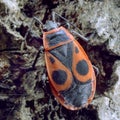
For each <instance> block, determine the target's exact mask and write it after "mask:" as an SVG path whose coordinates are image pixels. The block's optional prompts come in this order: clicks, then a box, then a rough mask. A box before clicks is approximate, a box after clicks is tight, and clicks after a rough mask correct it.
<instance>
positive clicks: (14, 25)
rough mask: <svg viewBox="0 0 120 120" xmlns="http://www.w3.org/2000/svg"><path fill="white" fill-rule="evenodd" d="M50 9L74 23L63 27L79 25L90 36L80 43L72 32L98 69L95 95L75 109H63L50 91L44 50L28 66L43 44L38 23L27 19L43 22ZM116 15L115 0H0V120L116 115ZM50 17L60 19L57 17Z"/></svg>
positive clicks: (110, 119) (100, 119)
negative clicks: (85, 105) (85, 104)
mask: <svg viewBox="0 0 120 120" xmlns="http://www.w3.org/2000/svg"><path fill="white" fill-rule="evenodd" d="M52 11H55V12H56V13H58V14H59V15H61V16H63V17H65V18H66V19H67V20H68V21H69V22H70V23H72V25H74V26H70V29H69V30H71V29H74V30H75V31H77V30H78V29H79V32H80V33H81V34H82V35H83V36H85V37H87V38H89V39H90V41H89V43H86V42H84V41H81V40H80V38H79V36H77V35H75V34H74V36H75V38H76V39H77V40H78V41H79V43H80V44H81V45H82V46H83V48H84V49H85V51H86V53H87V54H88V56H89V58H90V60H91V62H92V64H93V65H95V66H96V67H98V69H99V75H98V76H96V78H97V86H96V94H95V97H94V99H93V101H92V103H91V104H90V105H88V107H87V108H83V109H81V110H79V111H70V110H67V109H65V108H64V107H62V106H61V104H59V103H58V102H57V101H56V99H55V98H54V96H53V95H52V93H51V89H50V86H49V80H48V77H47V72H46V67H45V60H44V50H43V51H41V52H40V54H39V56H38V60H37V64H36V67H35V69H33V68H31V66H32V64H33V63H34V60H35V57H36V55H37V52H38V50H39V48H43V41H42V31H41V29H40V26H39V24H38V23H37V22H35V24H33V25H32V26H31V21H32V20H33V18H34V17H37V18H38V19H39V20H41V22H42V23H43V24H44V23H45V22H46V20H49V19H51V18H52V16H51V14H52ZM119 17H120V1H119V0H109V1H108V0H36V1H34V0H24V1H23V0H21V1H19V0H9V1H8V0H1V1H0V120H119V119H120V104H119V99H120V67H119V66H120V42H119V41H120V19H119ZM56 21H58V22H60V23H63V20H62V19H60V18H59V17H56ZM38 26H39V27H38ZM75 26H76V27H75ZM29 28H31V32H29V34H28V35H27V37H26V33H27V31H29V30H30V29H29ZM77 32H78V31H77Z"/></svg>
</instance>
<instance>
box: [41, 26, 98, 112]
mask: <svg viewBox="0 0 120 120" xmlns="http://www.w3.org/2000/svg"><path fill="white" fill-rule="evenodd" d="M43 40H44V41H43V43H44V48H45V61H46V67H47V72H48V76H49V81H50V84H51V88H52V92H53V94H54V95H55V97H56V98H57V99H58V101H59V102H60V103H61V104H62V105H63V106H64V107H66V108H68V109H71V110H77V109H80V108H81V107H84V106H86V105H87V104H89V103H90V102H91V100H92V99H93V96H94V93H95V89H96V78H95V74H94V70H93V67H92V64H91V62H90V60H89V59H88V57H87V55H86V53H85V52H84V50H83V48H82V47H81V45H80V44H79V43H78V42H77V41H76V40H74V37H73V36H72V35H71V34H70V33H69V32H68V31H67V30H66V29H65V28H64V27H59V28H56V29H53V30H50V31H48V32H44V33H43Z"/></svg>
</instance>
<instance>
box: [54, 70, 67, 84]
mask: <svg viewBox="0 0 120 120" xmlns="http://www.w3.org/2000/svg"><path fill="white" fill-rule="evenodd" d="M52 78H53V80H54V82H55V83H57V84H60V85H62V84H64V83H65V81H66V80H67V74H66V72H65V71H64V70H55V71H53V73H52Z"/></svg>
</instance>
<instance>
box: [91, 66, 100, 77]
mask: <svg viewBox="0 0 120 120" xmlns="http://www.w3.org/2000/svg"><path fill="white" fill-rule="evenodd" d="M92 66H93V68H94V70H95V72H96V75H98V74H99V73H100V71H99V69H98V67H96V66H94V65H92Z"/></svg>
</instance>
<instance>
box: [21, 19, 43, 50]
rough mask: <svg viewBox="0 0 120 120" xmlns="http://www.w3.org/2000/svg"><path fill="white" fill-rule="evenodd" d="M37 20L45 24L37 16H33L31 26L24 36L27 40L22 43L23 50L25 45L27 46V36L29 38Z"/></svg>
mask: <svg viewBox="0 0 120 120" xmlns="http://www.w3.org/2000/svg"><path fill="white" fill-rule="evenodd" d="M35 21H37V22H38V23H40V24H41V25H42V26H43V23H42V22H41V21H40V20H39V19H38V18H37V17H33V19H32V21H31V24H30V26H29V28H28V30H27V32H26V34H25V36H24V39H25V41H23V42H22V44H21V51H23V49H24V46H27V42H26V38H27V36H28V34H29V32H30V31H31V30H32V26H33V24H34V22H35Z"/></svg>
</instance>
